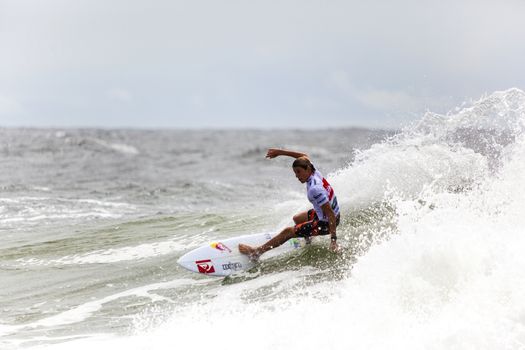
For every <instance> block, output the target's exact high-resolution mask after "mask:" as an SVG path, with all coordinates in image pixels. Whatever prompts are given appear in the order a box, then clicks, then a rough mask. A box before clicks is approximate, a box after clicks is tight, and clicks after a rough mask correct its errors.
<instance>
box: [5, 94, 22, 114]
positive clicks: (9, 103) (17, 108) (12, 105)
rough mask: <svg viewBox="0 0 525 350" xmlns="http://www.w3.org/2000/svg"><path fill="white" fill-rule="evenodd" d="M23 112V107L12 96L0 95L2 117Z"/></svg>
mask: <svg viewBox="0 0 525 350" xmlns="http://www.w3.org/2000/svg"><path fill="white" fill-rule="evenodd" d="M21 112H22V105H21V104H20V102H18V100H16V99H15V98H13V97H11V96H5V95H0V115H6V116H10V115H15V114H19V113H21Z"/></svg>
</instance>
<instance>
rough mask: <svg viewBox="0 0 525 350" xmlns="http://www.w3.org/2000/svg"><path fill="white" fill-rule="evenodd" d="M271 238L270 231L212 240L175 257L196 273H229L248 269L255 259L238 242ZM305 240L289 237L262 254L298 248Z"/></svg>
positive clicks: (254, 243) (261, 241)
mask: <svg viewBox="0 0 525 350" xmlns="http://www.w3.org/2000/svg"><path fill="white" fill-rule="evenodd" d="M271 238H272V235H271V234H269V233H257V234H253V235H246V236H240V237H233V238H228V239H224V240H221V241H215V242H211V243H209V244H206V245H204V246H202V247H199V248H196V249H194V250H192V251H190V252H188V253H186V254H184V255H183V256H181V257H180V258H179V260H177V263H179V265H180V266H182V267H184V268H186V269H188V270H190V271H192V272H196V273H202V274H205V275H209V276H228V275H231V274H232V273H235V272H239V271H244V270H249V269H251V268H252V267H253V266H255V263H254V262H253V261H250V259H249V258H248V256H246V255H244V254H241V253H240V252H239V243H243V244H247V245H249V246H252V247H257V246H260V245H262V244H264V243H266V242H268V241H269V240H270V239H271ZM305 244H306V242H305V240H304V239H303V238H292V239H290V240H288V241H287V242H286V243H284V244H283V245H281V246H280V247H277V248H275V249H272V250H270V251H268V252H266V253H265V254H264V255H263V256H262V257H263V258H265V259H267V258H269V257H273V256H276V255H280V254H283V253H286V252H289V251H292V250H296V249H300V248H302V247H304V246H305Z"/></svg>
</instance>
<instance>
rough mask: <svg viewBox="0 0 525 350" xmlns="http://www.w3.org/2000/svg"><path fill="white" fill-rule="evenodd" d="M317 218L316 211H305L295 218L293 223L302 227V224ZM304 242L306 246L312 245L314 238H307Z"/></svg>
mask: <svg viewBox="0 0 525 350" xmlns="http://www.w3.org/2000/svg"><path fill="white" fill-rule="evenodd" d="M314 217H315V211H314V210H313V209H310V210H307V211H303V212H301V213H299V214H297V215H295V216H294V217H293V221H294V222H295V224H296V225H300V224H302V223H305V222H307V221H310V220H313V218H314ZM304 240H305V241H306V244H310V243H312V237H311V236H305V237H304Z"/></svg>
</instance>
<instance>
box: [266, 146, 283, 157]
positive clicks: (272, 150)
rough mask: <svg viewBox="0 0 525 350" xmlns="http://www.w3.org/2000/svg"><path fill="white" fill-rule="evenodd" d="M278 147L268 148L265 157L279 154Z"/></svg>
mask: <svg viewBox="0 0 525 350" xmlns="http://www.w3.org/2000/svg"><path fill="white" fill-rule="evenodd" d="M279 151H280V150H279V149H277V148H268V153H266V158H270V159H272V158H275V157H277V156H279V155H280V153H279Z"/></svg>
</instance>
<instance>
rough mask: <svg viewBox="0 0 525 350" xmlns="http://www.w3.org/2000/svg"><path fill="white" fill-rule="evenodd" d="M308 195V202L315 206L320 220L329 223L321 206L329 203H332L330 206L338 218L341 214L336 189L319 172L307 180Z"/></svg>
mask: <svg viewBox="0 0 525 350" xmlns="http://www.w3.org/2000/svg"><path fill="white" fill-rule="evenodd" d="M306 193H307V195H308V200H309V201H310V203H312V204H313V206H314V210H315V212H316V214H317V217H318V218H319V220H322V221H328V217H325V215H324V213H323V209H321V206H322V205H324V204H325V203H328V202H330V206H331V207H332V210H333V211H334V213H335V215H336V216H337V215H338V214H339V205H338V204H337V197H336V196H335V193H334V189H333V188H332V186H330V184H329V183H328V181H326V179H325V178H324V177H323V175H322V174H321V173H320V172H319V171H318V170H315V171H314V173H313V174H312V175H310V177H309V178H308V180H306Z"/></svg>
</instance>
